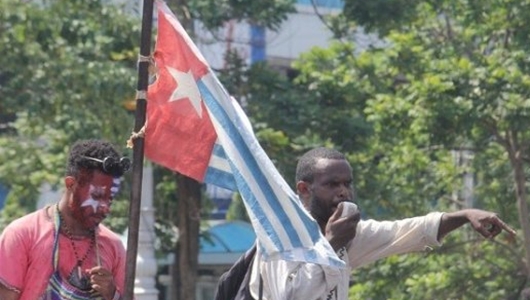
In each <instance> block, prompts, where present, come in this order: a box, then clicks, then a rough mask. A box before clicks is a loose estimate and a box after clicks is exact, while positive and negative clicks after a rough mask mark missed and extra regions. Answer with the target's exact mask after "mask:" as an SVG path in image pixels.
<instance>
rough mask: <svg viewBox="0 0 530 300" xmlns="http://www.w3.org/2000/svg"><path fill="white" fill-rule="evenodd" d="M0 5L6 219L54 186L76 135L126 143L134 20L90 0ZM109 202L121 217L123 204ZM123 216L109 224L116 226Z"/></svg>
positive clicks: (0, 0) (0, 168)
mask: <svg viewBox="0 0 530 300" xmlns="http://www.w3.org/2000/svg"><path fill="white" fill-rule="evenodd" d="M0 6H1V7H2V10H1V12H0V30H1V31H2V36H1V37H0V50H1V51H2V53H4V55H2V57H0V64H2V66H3V67H2V69H1V70H0V82H1V88H0V98H1V99H2V101H1V102H0V111H1V112H2V114H3V115H4V116H5V115H7V116H13V117H12V119H15V121H14V122H12V123H8V124H6V125H7V126H8V128H10V130H4V131H2V132H1V133H0V149H1V150H0V174H1V175H0V182H2V184H4V185H6V186H7V187H8V188H9V190H10V192H9V196H8V201H7V204H6V208H5V210H3V211H2V218H5V220H3V221H2V222H3V223H6V222H8V221H9V220H12V219H13V218H15V217H18V216H20V215H22V214H25V213H27V212H29V211H32V210H34V209H35V203H36V198H37V196H38V194H39V189H40V187H41V185H42V184H43V183H45V182H46V183H48V184H50V185H51V186H52V187H53V188H54V189H56V190H59V191H60V189H61V187H62V182H61V179H62V177H63V174H64V166H65V163H66V154H67V152H68V148H69V147H68V146H69V145H70V144H72V143H73V142H74V141H76V140H78V139H86V138H105V139H108V140H110V141H112V142H114V143H115V144H117V145H119V146H123V148H122V149H121V150H125V149H124V146H125V141H126V140H127V138H128V136H129V134H130V128H131V126H132V116H131V115H130V113H129V112H128V111H126V110H125V109H124V107H123V102H124V101H125V100H127V99H128V98H131V97H132V96H133V94H134V89H133V86H134V80H135V77H136V76H135V75H136V72H135V64H134V62H135V59H136V58H135V56H136V54H135V53H137V37H138V36H139V25H140V24H139V20H137V19H134V18H131V17H130V16H127V15H124V14H123V12H121V10H120V9H119V8H117V7H113V6H109V5H107V4H103V3H102V2H101V1H96V0H89V1H66V0H56V1H46V3H45V4H42V5H37V4H35V3H33V2H20V1H12V0H0ZM101 20H105V21H104V22H102V21H101ZM124 152H125V153H126V154H127V151H124ZM126 185H127V184H125V186H124V188H126ZM127 196H128V195H127V193H121V194H120V195H119V198H125V197H127ZM117 202H119V201H117ZM115 207H118V208H116V209H115V210H114V212H115V213H116V215H118V216H120V215H122V214H123V213H124V210H125V209H126V207H127V204H126V202H124V205H121V203H120V204H119V205H115ZM120 207H121V208H120ZM120 211H121V212H120ZM123 220H124V219H121V220H120V219H119V218H117V219H116V220H114V221H116V222H111V223H115V225H116V228H117V229H122V228H123V223H124V222H123ZM120 224H121V225H120Z"/></svg>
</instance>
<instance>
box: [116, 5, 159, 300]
mask: <svg viewBox="0 0 530 300" xmlns="http://www.w3.org/2000/svg"><path fill="white" fill-rule="evenodd" d="M153 1H154V0H144V1H143V3H144V4H143V13H142V32H141V38H140V59H139V62H138V83H137V90H138V95H137V99H136V112H135V123H134V132H140V131H141V130H142V128H143V126H144V124H145V119H146V107H147V101H146V99H145V98H146V96H147V86H148V85H149V57H150V55H151V31H152V26H153ZM143 165H144V138H143V137H137V138H135V139H133V166H132V184H131V198H130V199H131V203H130V205H129V229H128V230H129V233H128V237H127V257H126V265H125V291H123V299H125V300H132V299H133V298H134V279H135V276H136V258H137V255H138V231H139V227H140V208H141V196H142V177H143Z"/></svg>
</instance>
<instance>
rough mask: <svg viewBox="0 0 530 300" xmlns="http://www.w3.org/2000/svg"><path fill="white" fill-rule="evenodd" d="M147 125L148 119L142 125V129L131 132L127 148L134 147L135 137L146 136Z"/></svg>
mask: <svg viewBox="0 0 530 300" xmlns="http://www.w3.org/2000/svg"><path fill="white" fill-rule="evenodd" d="M146 125H147V121H146V122H145V125H144V126H142V129H140V131H138V132H134V131H133V132H132V133H131V136H130V137H129V139H128V140H127V148H131V149H132V148H133V145H134V140H135V139H138V138H144V137H145V126H146Z"/></svg>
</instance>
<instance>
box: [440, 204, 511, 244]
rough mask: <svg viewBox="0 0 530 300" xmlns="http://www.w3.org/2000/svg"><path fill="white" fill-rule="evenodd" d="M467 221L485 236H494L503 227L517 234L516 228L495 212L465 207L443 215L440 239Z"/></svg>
mask: <svg viewBox="0 0 530 300" xmlns="http://www.w3.org/2000/svg"><path fill="white" fill-rule="evenodd" d="M466 223H470V224H471V226H472V227H473V229H475V230H476V231H477V232H478V233H480V234H481V235H482V236H484V237H485V238H494V237H495V236H497V235H498V234H499V233H501V231H502V230H503V229H504V230H506V231H507V232H508V233H510V234H512V235H515V234H516V232H515V230H513V229H512V228H510V227H509V226H508V225H506V223H504V222H503V221H502V220H501V219H499V217H498V216H497V215H496V214H495V213H493V212H489V211H484V210H480V209H464V210H460V211H456V212H451V213H445V214H443V215H442V219H441V220H440V227H439V228H438V240H441V239H442V238H443V237H444V236H446V235H447V234H448V233H449V232H451V231H453V230H455V229H457V228H459V227H461V226H462V225H464V224H466Z"/></svg>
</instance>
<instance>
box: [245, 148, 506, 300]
mask: <svg viewBox="0 0 530 300" xmlns="http://www.w3.org/2000/svg"><path fill="white" fill-rule="evenodd" d="M296 189H297V192H298V195H299V197H300V200H301V201H302V203H303V204H304V206H305V208H306V209H307V210H308V211H309V212H310V213H311V215H312V216H313V218H315V220H316V221H317V222H318V224H319V226H320V229H321V230H322V233H323V234H324V236H325V237H326V239H327V240H328V241H329V243H330V244H331V246H332V247H333V249H334V250H335V251H336V252H337V255H338V256H339V257H340V258H341V259H342V260H344V262H345V263H346V266H347V268H345V269H337V268H333V267H329V266H322V265H316V264H310V263H301V262H291V261H283V260H279V261H263V260H261V254H260V252H259V247H258V251H257V253H256V257H255V260H254V263H253V266H252V271H251V272H252V273H251V278H250V292H251V295H252V297H253V298H254V299H262V300H283V299H292V300H295V299H296V300H317V299H318V300H320V299H323V300H331V299H340V300H346V299H348V289H349V278H350V273H351V271H352V270H353V269H355V268H358V267H360V266H363V265H366V264H368V263H370V262H373V261H375V260H377V259H380V258H384V257H387V256H390V255H393V254H401V253H408V252H414V251H421V250H424V249H425V248H428V247H431V246H439V245H440V241H441V240H442V238H443V237H444V236H445V235H446V234H448V233H449V232H451V231H453V230H455V229H457V228H459V227H460V226H462V225H464V224H466V223H470V224H471V226H472V227H473V228H474V229H475V230H476V231H477V232H478V233H480V234H481V235H482V236H484V237H485V238H493V237H495V236H496V235H498V234H499V233H500V232H501V231H502V230H503V229H504V230H506V231H508V232H509V233H510V234H512V235H515V231H514V230H513V229H511V228H510V227H508V226H507V225H506V224H505V223H504V222H503V221H502V220H500V219H499V218H498V217H497V215H496V214H495V213H492V212H488V211H483V210H478V209H465V210H461V211H456V212H452V213H439V212H434V213H430V214H427V215H426V216H422V217H415V218H409V219H404V220H399V221H383V222H379V221H374V220H367V221H364V220H360V218H361V216H360V213H359V211H356V212H355V213H353V214H352V215H349V216H346V217H341V214H342V211H343V209H344V206H345V205H343V204H342V202H353V201H354V190H353V178H352V169H351V166H350V164H349V162H348V161H347V160H346V158H345V156H344V155H343V154H342V153H340V152H338V151H336V150H333V149H329V148H316V149H313V150H311V151H309V152H307V153H306V154H304V155H303V156H302V157H301V158H300V160H299V162H298V166H297V168H296ZM260 276H261V280H260ZM260 281H261V283H260ZM260 285H261V286H260ZM260 288H261V293H260ZM260 294H261V297H260Z"/></svg>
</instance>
